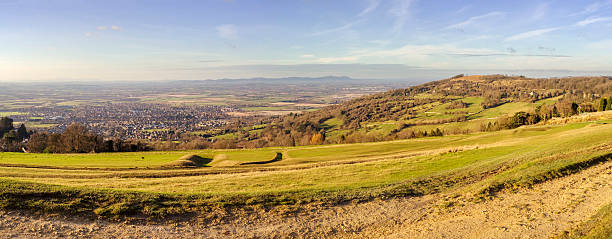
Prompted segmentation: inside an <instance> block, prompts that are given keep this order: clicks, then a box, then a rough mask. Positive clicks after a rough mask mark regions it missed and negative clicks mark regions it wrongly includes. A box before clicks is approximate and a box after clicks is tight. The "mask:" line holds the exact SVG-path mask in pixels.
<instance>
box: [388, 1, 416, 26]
mask: <svg viewBox="0 0 612 239" xmlns="http://www.w3.org/2000/svg"><path fill="white" fill-rule="evenodd" d="M415 2H416V0H395V4H393V7H392V8H391V9H389V14H391V16H393V17H395V22H394V23H393V28H392V31H393V33H395V34H398V33H400V32H402V30H403V28H404V25H405V24H406V21H408V18H409V17H410V8H411V7H412V5H413V4H414V3H415Z"/></svg>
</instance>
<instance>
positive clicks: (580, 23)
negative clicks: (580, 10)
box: [575, 17, 612, 27]
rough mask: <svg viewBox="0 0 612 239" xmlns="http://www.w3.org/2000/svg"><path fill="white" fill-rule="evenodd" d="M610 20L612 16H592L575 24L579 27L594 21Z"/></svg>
mask: <svg viewBox="0 0 612 239" xmlns="http://www.w3.org/2000/svg"><path fill="white" fill-rule="evenodd" d="M610 20H612V17H590V18H587V19H584V20H582V21H579V22H577V23H576V24H575V25H576V26H579V27H584V26H587V25H591V24H593V23H598V22H606V21H610Z"/></svg>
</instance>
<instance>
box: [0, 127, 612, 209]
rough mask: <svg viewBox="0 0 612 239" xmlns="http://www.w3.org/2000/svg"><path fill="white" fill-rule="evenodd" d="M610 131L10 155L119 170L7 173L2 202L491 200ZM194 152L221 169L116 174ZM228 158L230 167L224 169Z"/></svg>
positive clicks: (168, 204) (561, 165) (595, 150)
mask: <svg viewBox="0 0 612 239" xmlns="http://www.w3.org/2000/svg"><path fill="white" fill-rule="evenodd" d="M610 135H612V125H610V124H592V123H573V124H568V125H565V126H538V127H524V128H519V129H516V130H508V131H501V132H493V133H478V134H472V135H460V136H445V137H435V138H423V139H412V140H403V141H392V142H380V143H369V144H352V145H329V146H309V147H293V148H268V149H259V150H225V151H223V150H204V151H196V152H149V153H118V154H99V155H90V154H85V155H44V154H10V153H5V154H0V155H1V157H2V159H1V160H0V161H2V162H3V163H15V164H31V165H44V166H49V165H54V166H78V167H108V168H109V169H108V170H104V169H100V170H86V169H84V168H83V169H79V170H66V169H36V168H13V167H0V177H3V179H2V182H3V183H1V184H0V187H1V188H2V189H3V190H1V191H2V193H0V206H1V207H17V208H37V209H41V208H42V209H45V210H51V211H71V212H75V210H77V209H78V210H85V211H87V212H89V213H91V212H93V211H94V210H98V212H101V211H102V212H104V213H109V215H114V214H123V213H140V214H145V215H158V214H167V213H183V212H189V211H194V210H195V211H201V210H205V209H206V208H209V207H210V205H223V206H238V205H244V204H248V205H279V204H295V203H306V202H319V203H336V202H341V201H345V200H369V199H371V198H380V197H383V198H384V197H389V196H405V195H422V194H428V193H432V192H438V191H445V190H449V189H451V188H456V187H457V186H467V187H465V190H464V192H465V193H467V194H471V195H474V194H476V195H485V196H486V195H488V194H490V193H494V192H496V191H498V190H503V189H505V188H513V187H520V186H525V185H530V184H533V183H537V182H540V181H543V180H547V179H550V178H555V177H559V176H563V175H566V174H569V173H573V172H575V171H576V170H579V169H580V168H583V167H588V166H590V165H592V164H595V163H598V162H602V161H607V160H609V159H610V154H609V152H610V144H609V143H610V138H609V136H610ZM277 151H282V152H284V159H283V160H281V161H279V162H275V163H271V164H266V165H261V166H249V167H246V166H237V165H238V164H236V162H246V161H266V160H270V159H271V158H272V157H273V155H274V153H275V152H277ZM185 153H198V154H200V155H202V156H208V157H213V158H216V159H215V160H217V162H215V161H213V163H211V165H212V166H213V167H208V168H200V169H193V170H188V169H180V170H154V169H143V168H141V169H133V170H126V171H112V170H110V168H112V167H134V166H135V165H138V166H140V167H152V166H155V165H160V164H162V163H165V162H169V161H172V160H175V159H177V158H178V157H180V156H182V155H184V154H185ZM143 155H144V157H145V160H142V158H141V157H142V156H143ZM224 161H225V162H229V163H230V164H221V163H220V162H224ZM222 165H230V166H232V167H230V168H228V167H222ZM224 170H228V171H224ZM236 170H237V171H236ZM229 172H231V173H229ZM52 185H53V186H52ZM62 195H63V196H62ZM65 195H73V196H72V198H66V196H65ZM16 198H20V199H21V201H16V200H15V199H16ZM50 198H51V199H50ZM78 198H89V199H92V198H94V199H95V200H89V199H88V200H77V199H78ZM151 198H153V199H154V201H155V202H154V203H152V202H151V201H150V200H153V199H151ZM66 200H68V201H66ZM74 200H77V201H74ZM116 204H121V205H124V204H126V205H128V206H126V207H128V208H130V209H129V210H127V209H126V210H127V211H126V210H122V209H116V210H115V209H113V208H115V207H117V205H116ZM149 204H151V205H155V208H156V209H155V210H156V213H152V212H150V211H147V210H152V209H147V207H146V206H145V205H149ZM70 205H72V206H70ZM177 205H178V206H177ZM55 207H58V208H55ZM107 209H108V210H110V211H107ZM78 210H77V211H78ZM100 210H101V211H100ZM113 210H115V211H113ZM98 214H100V213H98Z"/></svg>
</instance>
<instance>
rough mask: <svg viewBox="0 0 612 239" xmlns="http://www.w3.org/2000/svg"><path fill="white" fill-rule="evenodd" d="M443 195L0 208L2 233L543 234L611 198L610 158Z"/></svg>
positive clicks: (14, 235)
mask: <svg viewBox="0 0 612 239" xmlns="http://www.w3.org/2000/svg"><path fill="white" fill-rule="evenodd" d="M443 198H444V195H428V196H424V197H417V198H408V199H393V200H386V201H381V200H377V201H373V202H368V203H362V204H349V205H345V206H338V207H333V208H329V209H324V210H313V211H310V212H304V213H302V214H301V215H299V216H297V217H279V216H270V217H267V218H265V219H260V220H257V221H251V222H248V221H246V220H239V221H236V222H233V223H230V224H224V225H218V226H211V227H208V226H206V225H190V224H172V225H126V224H118V223H109V222H102V221H79V220H75V219H66V218H61V217H53V218H49V217H40V216H32V215H24V214H21V213H17V212H6V211H4V212H3V211H0V235H2V236H1V237H2V238H33V237H51V238H56V237H57V238H66V237H68V238H70V237H90V238H209V237H212V238H224V237H232V238H235V237H243V238H244V237H246V238H252V237H257V238H261V237H264V238H266V237H280V238H282V237H306V238H312V237H339V238H355V237H363V238H379V237H384V238H548V237H549V236H551V235H554V234H558V233H561V232H563V231H568V230H571V229H572V228H573V227H575V226H577V225H579V224H580V223H581V222H583V221H585V220H586V219H588V218H589V217H590V216H591V215H593V214H595V213H596V211H597V210H598V209H600V208H601V207H603V206H604V205H606V204H608V203H611V202H612V162H608V163H605V164H600V165H597V166H595V167H592V168H589V169H587V170H584V171H582V172H580V173H577V174H574V175H570V176H567V177H564V178H560V179H556V180H553V181H549V182H546V183H543V184H540V185H536V186H534V187H533V188H531V189H521V190H520V191H519V192H516V193H501V194H499V195H497V197H495V198H494V199H492V200H489V201H485V202H481V203H472V202H461V201H459V202H457V205H455V206H452V207H448V208H446V207H441V205H442V203H443Z"/></svg>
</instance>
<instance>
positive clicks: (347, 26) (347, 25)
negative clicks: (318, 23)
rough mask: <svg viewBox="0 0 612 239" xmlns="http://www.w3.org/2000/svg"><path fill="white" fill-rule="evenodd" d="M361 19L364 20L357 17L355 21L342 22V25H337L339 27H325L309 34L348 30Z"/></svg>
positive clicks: (316, 34)
mask: <svg viewBox="0 0 612 239" xmlns="http://www.w3.org/2000/svg"><path fill="white" fill-rule="evenodd" d="M363 21H364V19H359V20H357V21H354V22H349V23H347V24H344V25H342V26H339V27H335V28H331V29H325V30H321V31H317V32H313V33H311V34H310V36H320V35H325V34H329V33H334V32H339V31H344V30H348V29H350V28H351V27H353V26H354V25H356V24H358V23H361V22H363Z"/></svg>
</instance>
